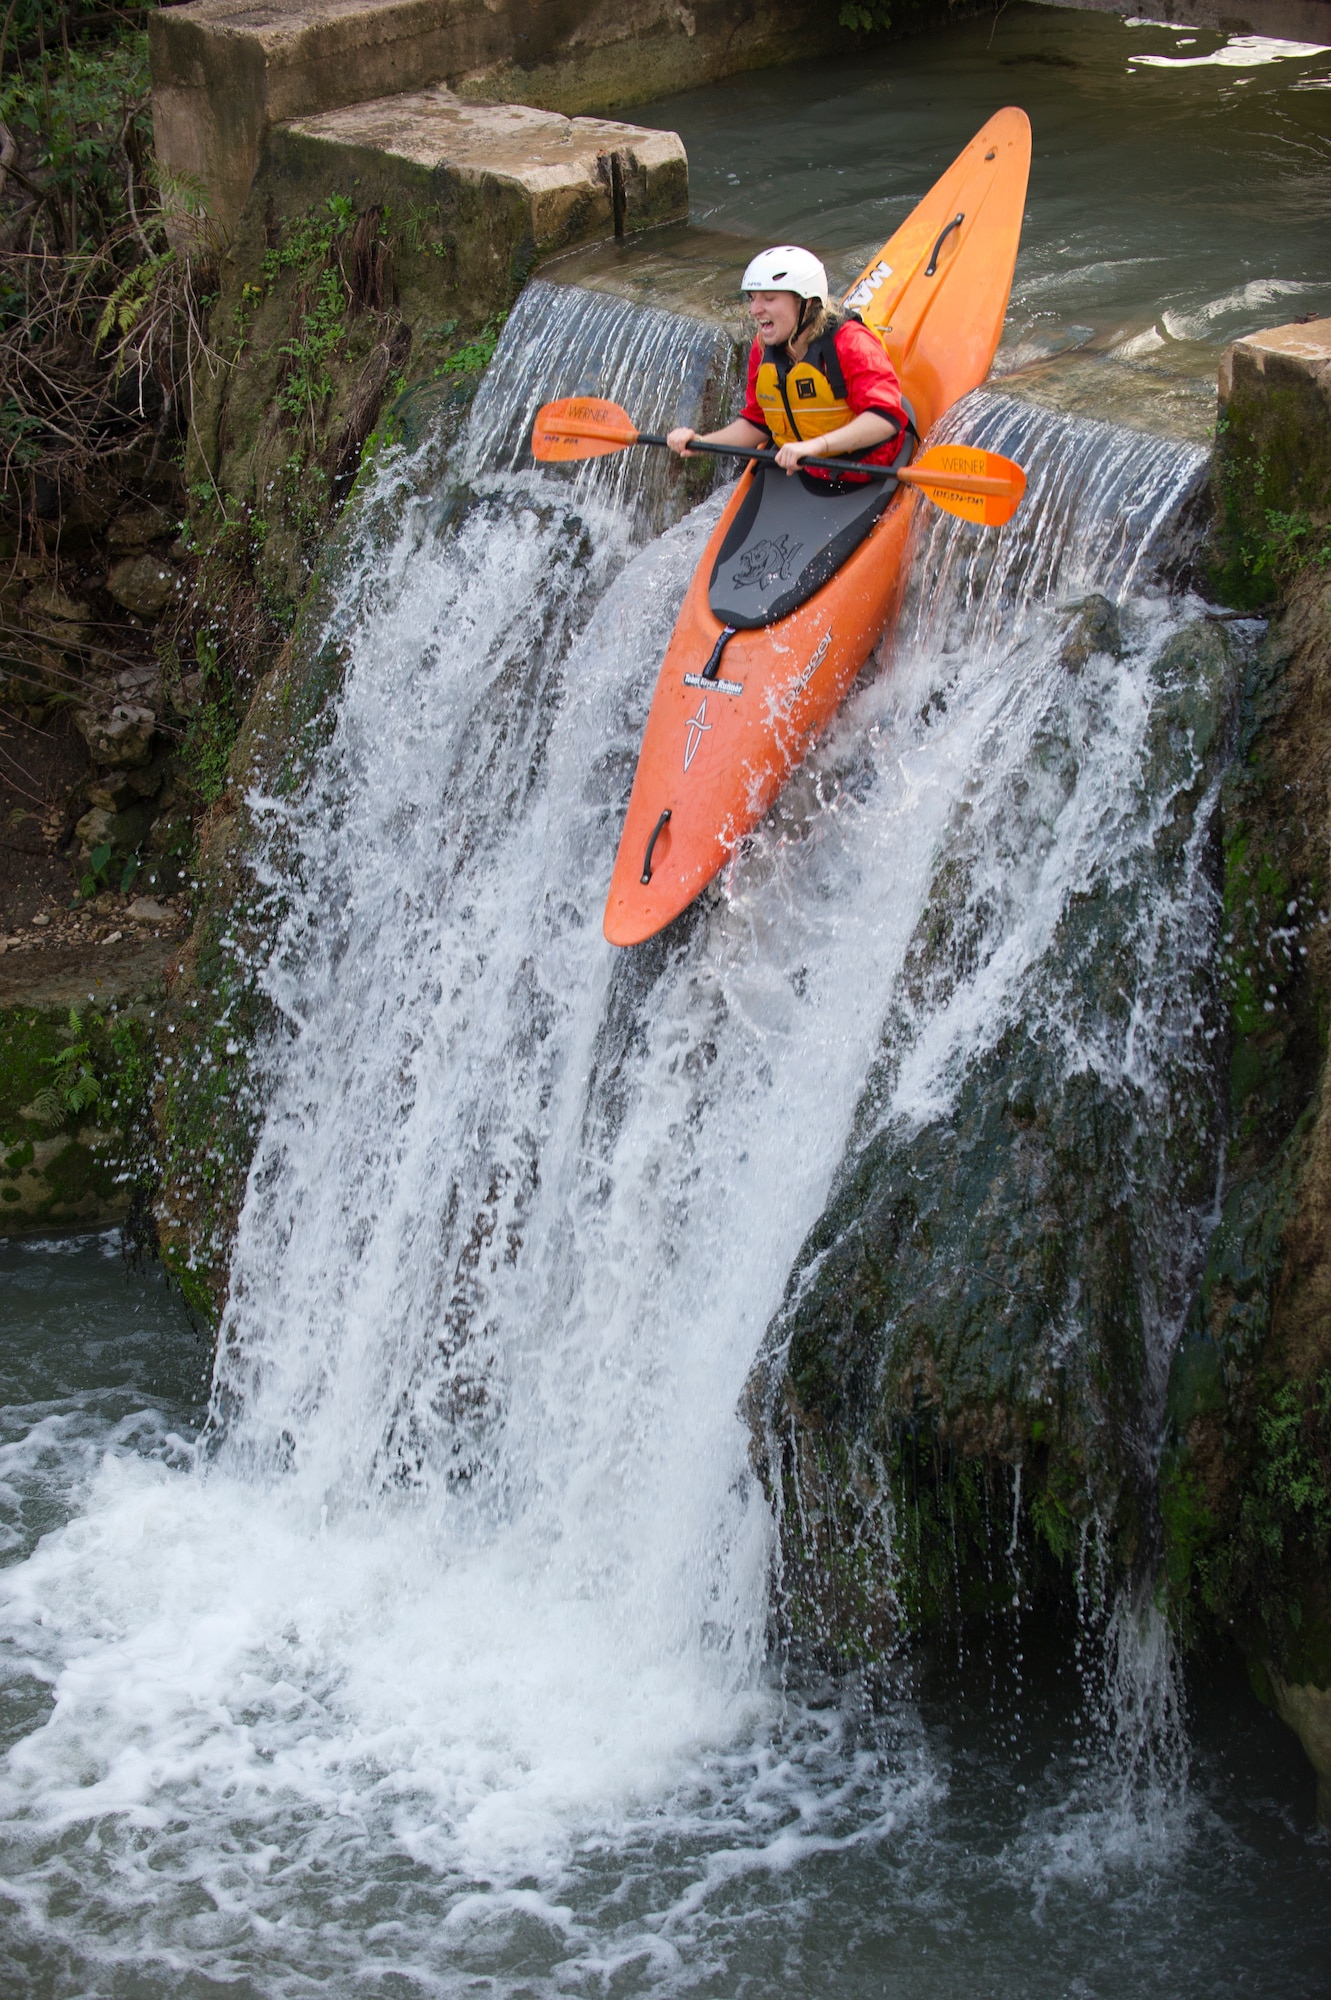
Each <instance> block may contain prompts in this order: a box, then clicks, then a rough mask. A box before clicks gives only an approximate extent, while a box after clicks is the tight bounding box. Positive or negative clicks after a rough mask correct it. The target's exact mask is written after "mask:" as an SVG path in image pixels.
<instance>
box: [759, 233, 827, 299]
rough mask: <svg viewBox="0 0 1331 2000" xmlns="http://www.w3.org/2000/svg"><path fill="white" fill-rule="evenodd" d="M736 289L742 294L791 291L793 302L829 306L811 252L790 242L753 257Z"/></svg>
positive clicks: (823, 281)
mask: <svg viewBox="0 0 1331 2000" xmlns="http://www.w3.org/2000/svg"><path fill="white" fill-rule="evenodd" d="M739 288H740V290H741V291H742V292H793V293H794V294H795V297H796V298H797V299H817V300H818V303H819V304H820V305H824V306H825V305H830V304H831V299H830V297H829V295H828V290H827V273H826V271H825V270H824V269H823V267H822V265H821V264H820V263H819V261H818V259H817V258H816V257H815V256H814V254H813V252H812V250H801V249H799V248H798V247H797V246H796V245H795V244H794V243H778V244H777V246H776V248H775V250H764V251H763V253H762V255H761V256H760V257H755V258H754V260H753V262H752V263H751V264H750V265H749V268H748V270H747V271H746V272H745V273H744V276H743V277H742V278H741V279H740V284H739Z"/></svg>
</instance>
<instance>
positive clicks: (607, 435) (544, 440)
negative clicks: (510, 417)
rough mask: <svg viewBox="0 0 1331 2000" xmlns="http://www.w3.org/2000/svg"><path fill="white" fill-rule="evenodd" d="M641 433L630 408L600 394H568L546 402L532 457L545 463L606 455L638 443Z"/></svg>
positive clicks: (536, 426)
mask: <svg viewBox="0 0 1331 2000" xmlns="http://www.w3.org/2000/svg"><path fill="white" fill-rule="evenodd" d="M637 442H638V433H637V431H636V430H635V429H634V428H633V424H632V421H631V419H630V417H629V413H628V411H627V410H621V409H620V407H619V404H618V403H607V402H605V401H604V400H603V399H602V398H601V397H600V396H565V397H564V399H563V401H562V402H558V403H543V404H542V406H541V408H540V409H539V410H538V411H537V412H536V422H535V424H534V425H533V427H532V434H531V451H532V457H533V458H537V459H540V460H541V462H542V463H543V464H547V465H548V464H551V463H553V462H555V461H557V460H560V459H566V458H605V457H606V456H607V455H608V454H609V453H610V452H612V451H623V449H624V447H625V445H629V444H636V443H637Z"/></svg>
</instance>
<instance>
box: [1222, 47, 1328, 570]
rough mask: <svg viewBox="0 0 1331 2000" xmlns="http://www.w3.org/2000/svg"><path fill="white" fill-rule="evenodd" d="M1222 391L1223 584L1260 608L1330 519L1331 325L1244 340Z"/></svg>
mask: <svg viewBox="0 0 1331 2000" xmlns="http://www.w3.org/2000/svg"><path fill="white" fill-rule="evenodd" d="M1328 11H1331V10H1328ZM1219 393H1220V409H1219V422H1218V424H1217V426H1216V445H1215V495H1216V513H1217V531H1216V532H1217V540H1218V543H1219V546H1220V552H1221V570H1220V573H1219V578H1218V582H1219V587H1220V588H1221V590H1222V591H1223V593H1224V594H1225V595H1226V597H1228V598H1229V599H1230V600H1231V601H1232V602H1234V603H1236V604H1242V605H1247V604H1259V603H1263V602H1265V601H1266V600H1267V599H1268V598H1270V597H1273V596H1274V595H1275V592H1276V587H1277V585H1278V583H1279V581H1280V576H1279V571H1280V567H1281V563H1282V561H1284V560H1287V559H1288V558H1289V557H1290V556H1293V555H1297V554H1299V553H1300V551H1298V550H1297V549H1296V548H1294V547H1293V543H1294V542H1295V541H1297V540H1305V541H1306V540H1307V538H1308V537H1309V535H1311V534H1312V533H1313V532H1314V531H1315V530H1319V529H1321V528H1322V527H1323V526H1324V525H1325V524H1326V523H1327V522H1328V521H1331V319H1319V320H1312V321H1309V322H1306V323H1303V324H1299V323H1297V322H1296V323H1295V324H1294V325H1291V326H1276V327H1270V328H1268V329H1266V330H1265V331H1264V332H1261V333H1254V334H1250V335H1249V336H1248V338H1247V339H1246V340H1236V341H1235V342H1234V345H1233V346H1232V347H1228V348H1226V349H1225V352H1224V355H1223V357H1222V359H1221V363H1220V381H1219ZM1308 552H1309V551H1307V550H1306V549H1305V550H1303V551H1302V553H1303V554H1307V553H1308Z"/></svg>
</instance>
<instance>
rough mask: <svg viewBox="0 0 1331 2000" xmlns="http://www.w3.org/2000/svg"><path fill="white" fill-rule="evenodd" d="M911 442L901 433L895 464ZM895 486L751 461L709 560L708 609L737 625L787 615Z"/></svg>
mask: <svg viewBox="0 0 1331 2000" xmlns="http://www.w3.org/2000/svg"><path fill="white" fill-rule="evenodd" d="M913 442H914V440H913V438H912V437H910V436H909V435H908V436H907V438H906V441H905V444H904V446H903V449H902V453H901V459H900V462H901V464H902V465H905V464H906V462H907V460H908V458H909V456H910V447H911V445H912V443H913ZM896 491H897V481H896V480H895V479H875V480H873V481H872V482H859V481H851V480H844V479H841V480H835V481H833V480H828V479H822V478H819V477H818V476H817V475H816V474H811V473H805V472H796V473H793V474H789V473H785V472H781V471H778V469H777V468H776V467H775V466H770V465H760V466H755V467H754V470H753V474H752V478H751V483H750V486H749V491H748V493H747V494H746V495H745V497H744V500H743V501H742V503H741V505H740V507H739V509H738V511H737V513H736V515H735V518H734V520H733V521H732V522H731V524H730V527H729V530H728V531H727V534H726V537H725V540H724V541H723V542H722V544H721V547H720V550H719V552H718V554H717V558H716V562H715V563H714V565H713V567H712V576H711V582H710V584H709V586H708V593H707V596H708V602H709V604H710V605H711V609H712V616H713V617H714V618H717V619H719V620H720V622H721V624H722V625H729V626H732V627H734V628H735V629H736V630H737V631H741V632H742V631H752V630H754V629H755V628H756V627H759V626H763V625H774V624H775V623H776V622H777V620H778V619H779V618H786V617H789V615H790V613H791V612H792V611H796V610H798V608H799V606H800V605H801V604H803V603H804V602H805V600H806V599H807V598H810V597H812V596H813V594H814V592H815V591H816V590H821V589H822V587H823V585H824V584H825V583H827V582H828V581H829V579H830V578H832V577H833V576H835V575H836V572H837V571H838V570H839V569H840V568H841V565H842V564H843V563H844V562H845V561H846V559H847V557H849V556H851V555H853V554H854V552H855V550H856V549H857V548H858V547H859V545H860V543H861V542H862V541H863V540H864V538H865V536H866V535H867V534H868V532H869V530H870V529H871V528H872V527H873V524H874V522H875V521H877V520H878V519H879V517H880V516H881V515H882V514H883V513H885V512H886V510H887V508H888V507H889V506H890V505H891V503H892V500H893V498H894V496H895V494H896Z"/></svg>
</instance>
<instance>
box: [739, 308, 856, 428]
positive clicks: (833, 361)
mask: <svg viewBox="0 0 1331 2000" xmlns="http://www.w3.org/2000/svg"><path fill="white" fill-rule="evenodd" d="M754 394H755V396H756V397H757V399H758V404H759V407H760V408H761V410H762V413H763V422H764V423H765V424H766V426H767V428H768V430H769V431H770V432H771V433H772V437H773V440H774V442H775V443H776V444H778V445H783V444H797V443H799V442H801V441H803V440H807V439H809V438H819V437H826V436H827V433H828V432H829V431H835V430H840V428H841V426H842V424H848V423H849V422H850V421H851V418H852V417H853V416H854V415H855V412H854V411H853V410H852V409H851V407H850V404H849V403H848V402H847V401H846V378H845V376H844V375H843V374H842V372H841V364H840V362H839V361H838V360H837V352H836V332H835V329H829V330H828V332H826V333H824V334H821V335H820V336H819V337H818V339H817V340H815V341H814V342H813V343H812V344H811V346H810V348H809V351H808V353H807V354H806V355H805V357H804V359H803V361H792V360H791V359H790V356H789V354H788V353H787V352H786V350H785V348H772V347H766V348H764V349H763V359H762V361H761V363H760V364H759V368H758V378H757V381H756V382H755V384H754ZM857 455H858V454H857Z"/></svg>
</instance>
